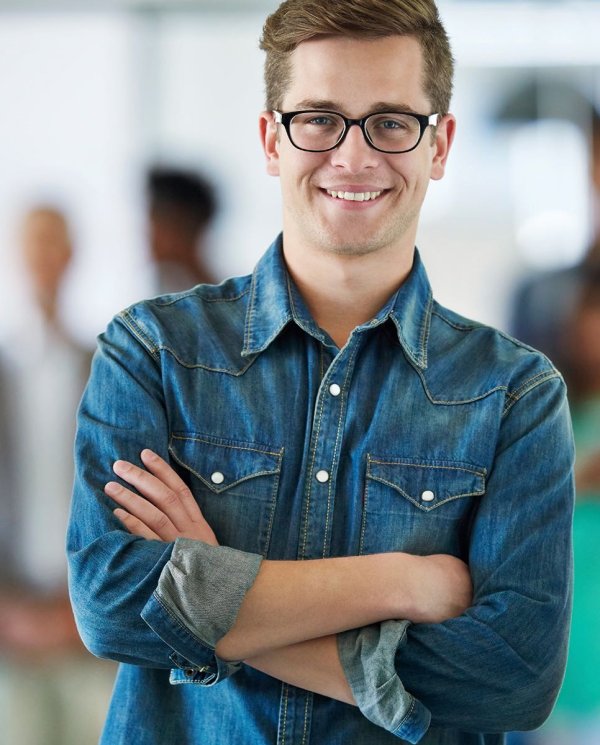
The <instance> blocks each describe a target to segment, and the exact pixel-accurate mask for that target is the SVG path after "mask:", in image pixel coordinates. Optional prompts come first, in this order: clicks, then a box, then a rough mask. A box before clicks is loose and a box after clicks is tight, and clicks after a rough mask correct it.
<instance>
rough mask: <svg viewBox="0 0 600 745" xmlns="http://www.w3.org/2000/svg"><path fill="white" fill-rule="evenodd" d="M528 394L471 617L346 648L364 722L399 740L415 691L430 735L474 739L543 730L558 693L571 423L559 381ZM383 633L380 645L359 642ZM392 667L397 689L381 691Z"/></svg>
mask: <svg viewBox="0 0 600 745" xmlns="http://www.w3.org/2000/svg"><path fill="white" fill-rule="evenodd" d="M523 391H524V392H523V393H522V395H517V394H515V395H513V396H512V397H509V398H508V400H509V403H508V404H507V407H506V411H505V417H504V420H503V423H502V425H501V428H500V433H499V439H498V444H497V448H496V456H495V461H494V465H493V469H492V471H491V473H490V476H489V479H488V483H487V487H486V494H485V496H484V497H483V498H482V501H481V503H480V506H479V508H478V511H477V514H476V516H475V518H474V521H473V525H472V530H471V538H470V546H469V555H468V563H469V569H470V572H471V576H472V580H473V588H474V598H473V604H472V607H470V608H468V609H467V611H466V612H465V613H464V614H462V615H461V616H460V617H458V618H454V619H450V620H448V621H446V622H444V623H440V624H413V625H410V626H408V627H407V628H406V633H405V635H399V637H398V643H396V644H395V645H394V644H389V643H388V642H387V641H386V639H387V640H388V641H389V640H393V636H390V634H389V633H388V631H387V629H386V628H385V624H382V625H381V626H380V627H379V631H378V632H374V631H373V630H372V629H368V630H367V629H361V630H359V631H350V632H345V633H344V634H341V635H340V637H339V640H338V649H339V653H340V659H341V662H342V666H343V668H344V671H345V673H346V675H347V678H348V681H349V683H350V685H351V687H352V690H353V693H354V695H355V697H356V701H357V703H358V705H359V707H360V709H361V711H362V712H363V713H364V714H365V716H367V717H368V718H370V719H372V721H374V722H375V723H377V724H379V725H380V726H382V727H384V728H385V729H387V730H389V731H390V732H393V733H394V734H399V733H398V731H397V727H398V716H399V715H400V716H401V714H402V712H403V711H405V709H406V704H407V700H408V699H407V692H410V695H411V696H412V697H414V698H415V699H416V700H417V701H419V702H421V704H422V706H423V707H425V708H426V710H429V711H430V712H431V717H432V719H431V724H432V725H435V726H440V727H444V728H451V729H457V730H463V731H471V732H506V731H511V730H528V729H533V728H535V727H538V726H540V725H541V724H542V722H543V721H544V720H545V719H546V718H547V716H548V715H549V713H550V711H551V709H552V706H553V704H554V701H555V699H556V696H557V694H558V690H559V688H560V685H561V682H562V676H563V673H564V667H565V662H566V651H567V641H568V633H569V623H570V609H571V594H572V550H571V521H572V512H573V503H574V485H573V460H574V448H573V440H572V432H571V422H570V416H569V411H568V406H567V402H566V395H565V388H564V383H563V382H562V380H561V379H560V377H558V376H556V377H555V378H551V379H549V380H546V381H545V382H543V383H540V384H538V385H532V386H530V387H527V386H524V387H523ZM401 627H402V624H400V625H399V629H400V628H401ZM377 633H378V635H379V638H378V639H377V641H376V643H368V642H367V643H365V644H363V643H362V641H361V639H360V637H361V636H362V635H365V634H368V635H369V636H373V634H375V636H377ZM365 651H366V652H367V653H365ZM391 667H393V668H394V671H395V677H396V681H395V683H394V684H391V683H389V684H388V685H387V688H386V687H383V688H380V687H378V684H381V683H385V680H384V678H385V677H386V676H387V674H388V673H389V672H391ZM378 670H385V671H386V673H385V674H381V675H380V676H378V673H377V671H378ZM382 676H383V677H382ZM421 721H422V722H424V720H421ZM425 729H426V726H425V727H424V729H422V732H421V735H422V734H423V732H424V731H425ZM401 736H404V737H405V735H401ZM412 741H413V740H411V742H412ZM414 741H418V740H414Z"/></svg>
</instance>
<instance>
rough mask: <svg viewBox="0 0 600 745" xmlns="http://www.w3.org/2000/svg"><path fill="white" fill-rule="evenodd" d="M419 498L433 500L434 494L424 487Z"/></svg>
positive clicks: (425, 500) (426, 500)
mask: <svg viewBox="0 0 600 745" xmlns="http://www.w3.org/2000/svg"><path fill="white" fill-rule="evenodd" d="M421 499H422V500H423V502H433V500H434V499H435V494H434V493H433V492H432V491H430V490H429V489H426V490H425V491H424V492H423V493H422V494H421Z"/></svg>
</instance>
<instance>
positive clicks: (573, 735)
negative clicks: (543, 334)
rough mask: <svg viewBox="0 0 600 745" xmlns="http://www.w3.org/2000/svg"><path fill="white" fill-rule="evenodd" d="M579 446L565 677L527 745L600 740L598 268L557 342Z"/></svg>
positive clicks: (587, 276) (526, 737)
mask: <svg viewBox="0 0 600 745" xmlns="http://www.w3.org/2000/svg"><path fill="white" fill-rule="evenodd" d="M558 345H559V347H560V350H561V358H562V359H563V360H564V366H565V376H566V380H567V384H568V390H569V399H570V402H571V414H572V420H573V432H574V436H575V449H576V456H577V457H576V468H575V484H576V494H577V499H576V504H575V514H574V519H573V549H574V556H575V586H574V597H573V619H572V626H571V638H570V643H569V656H568V660H567V669H566V673H565V679H564V682H563V685H562V688H561V691H560V694H559V697H558V701H557V703H556V707H555V709H554V711H553V713H552V715H551V717H550V719H549V720H548V722H547V723H546V724H545V725H544V727H542V729H541V730H539V731H538V732H535V733H530V734H520V735H519V736H518V739H517V737H516V736H515V739H514V741H513V742H514V743H515V745H516V743H523V745H600V676H599V675H598V670H599V669H600V637H599V636H598V620H599V619H600V562H599V561H598V546H599V545H600V267H596V268H591V269H588V270H587V271H586V272H585V273H584V274H582V277H581V286H580V292H579V297H578V298H577V301H576V302H575V304H574V308H573V310H572V312H571V314H570V316H569V318H567V319H565V322H564V327H563V333H562V334H561V337H560V338H559V340H558Z"/></svg>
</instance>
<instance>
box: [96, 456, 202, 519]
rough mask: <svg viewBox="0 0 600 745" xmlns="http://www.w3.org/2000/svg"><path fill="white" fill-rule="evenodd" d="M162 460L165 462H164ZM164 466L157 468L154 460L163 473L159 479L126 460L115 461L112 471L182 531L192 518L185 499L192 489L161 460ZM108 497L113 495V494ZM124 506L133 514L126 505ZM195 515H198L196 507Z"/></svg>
mask: <svg viewBox="0 0 600 745" xmlns="http://www.w3.org/2000/svg"><path fill="white" fill-rule="evenodd" d="M155 458H156V459H158V456H155ZM160 460H161V461H162V459H160ZM162 464H164V467H162V468H160V466H161V464H158V466H159V468H158V469H156V465H157V464H156V461H155V460H154V459H152V465H153V466H154V468H155V469H156V470H158V471H159V472H160V473H159V474H157V475H156V476H155V475H153V474H152V473H149V472H148V471H146V470H145V469H144V468H139V467H138V466H136V465H134V464H133V463H129V462H127V461H123V460H118V461H116V462H115V464H114V465H113V471H114V472H115V473H116V474H117V476H120V477H121V478H122V479H123V481H126V482H127V483H128V484H130V485H131V486H133V487H135V489H137V491H138V492H139V493H140V494H141V495H143V496H144V497H145V498H146V500H148V501H149V502H151V503H152V504H153V505H154V506H155V507H157V508H158V510H159V511H160V512H161V513H163V515H165V516H166V518H167V519H168V521H169V522H170V523H172V524H173V525H174V526H175V527H176V528H178V529H180V530H183V529H184V528H185V527H186V525H188V523H189V522H190V519H191V518H190V514H189V510H190V506H189V505H188V504H185V503H184V501H183V500H182V497H183V496H184V490H185V491H189V490H187V487H186V486H185V484H184V482H183V481H182V480H181V479H180V478H179V476H177V474H175V472H174V471H173V469H172V468H171V467H170V466H169V465H168V464H167V463H165V462H164V461H162ZM144 465H146V464H144ZM167 471H169V472H171V473H170V474H168V473H166V472H167ZM165 476H169V477H170V478H169V483H176V485H177V487H178V488H179V491H176V490H174V489H172V488H171V487H170V486H169V483H165V482H164V481H163V479H164V478H165ZM173 476H175V479H176V481H175V479H173ZM181 485H182V486H183V488H182V486H181ZM131 493H132V492H131ZM109 496H113V495H112V494H111V495H109ZM189 498H190V499H191V500H192V501H193V497H192V496H191V494H190V495H189ZM144 501H145V500H144ZM194 504H195V502H194ZM123 506H125V508H126V509H127V510H128V511H130V510H129V509H128V507H127V506H126V505H123ZM196 512H198V507H197V506H196Z"/></svg>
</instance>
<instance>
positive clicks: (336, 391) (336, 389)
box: [329, 383, 342, 396]
mask: <svg viewBox="0 0 600 745" xmlns="http://www.w3.org/2000/svg"><path fill="white" fill-rule="evenodd" d="M341 392H342V389H341V388H340V387H339V385H338V384H337V383H332V384H331V385H330V386H329V393H331V395H332V396H339V395H340V393H341Z"/></svg>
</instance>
